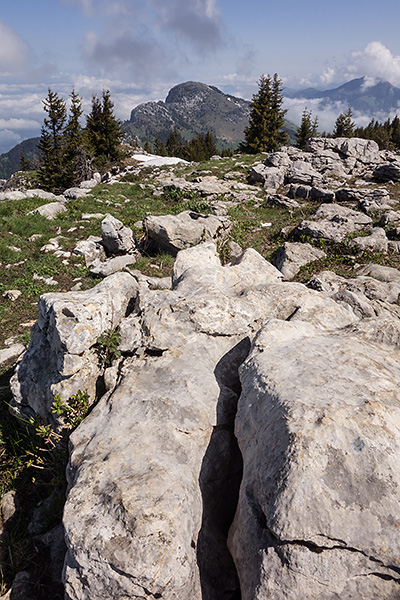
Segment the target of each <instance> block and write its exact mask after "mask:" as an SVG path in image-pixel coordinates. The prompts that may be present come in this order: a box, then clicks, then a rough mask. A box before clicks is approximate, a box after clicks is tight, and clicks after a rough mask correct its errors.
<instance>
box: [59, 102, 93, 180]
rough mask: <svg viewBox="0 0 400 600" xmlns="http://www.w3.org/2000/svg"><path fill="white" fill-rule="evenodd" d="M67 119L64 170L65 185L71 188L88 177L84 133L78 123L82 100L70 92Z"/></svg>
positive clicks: (81, 112) (81, 111) (88, 170)
mask: <svg viewBox="0 0 400 600" xmlns="http://www.w3.org/2000/svg"><path fill="white" fill-rule="evenodd" d="M70 98H71V106H70V109H69V118H68V122H67V125H66V127H65V131H64V170H65V174H66V185H67V186H72V185H74V184H76V183H78V182H80V181H83V180H84V179H87V178H88V177H89V176H90V169H89V164H88V158H87V152H86V148H85V143H84V132H83V128H82V125H81V122H80V119H81V116H82V114H83V109H82V100H81V98H80V97H79V95H78V94H77V93H76V91H75V90H72V92H71V95H70Z"/></svg>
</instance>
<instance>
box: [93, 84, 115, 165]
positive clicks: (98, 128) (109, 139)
mask: <svg viewBox="0 0 400 600" xmlns="http://www.w3.org/2000/svg"><path fill="white" fill-rule="evenodd" d="M113 108H114V104H113V103H112V101H111V98H110V92H109V90H104V91H103V94H102V99H101V100H100V99H99V98H97V96H93V97H92V110H91V113H90V114H89V115H88V116H87V118H86V136H87V141H88V144H89V147H90V149H91V150H92V153H93V156H94V163H95V164H96V165H97V166H98V167H99V168H101V167H104V166H105V164H107V163H109V162H113V161H116V160H118V159H119V158H121V153H120V143H121V140H122V137H123V133H122V129H121V123H120V121H119V120H118V119H116V117H115V116H114V111H113Z"/></svg>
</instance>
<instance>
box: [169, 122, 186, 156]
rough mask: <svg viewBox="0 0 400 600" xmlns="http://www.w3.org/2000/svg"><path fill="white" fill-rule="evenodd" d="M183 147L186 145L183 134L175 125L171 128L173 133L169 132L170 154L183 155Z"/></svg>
mask: <svg viewBox="0 0 400 600" xmlns="http://www.w3.org/2000/svg"><path fill="white" fill-rule="evenodd" d="M183 147H184V143H183V140H182V137H181V134H180V133H179V131H178V130H177V129H176V127H174V128H173V129H171V133H170V134H169V136H168V139H167V144H166V148H167V152H168V156H177V157H181V156H182V152H183Z"/></svg>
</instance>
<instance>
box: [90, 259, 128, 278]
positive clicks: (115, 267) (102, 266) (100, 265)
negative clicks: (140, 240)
mask: <svg viewBox="0 0 400 600" xmlns="http://www.w3.org/2000/svg"><path fill="white" fill-rule="evenodd" d="M137 258H138V257H137V255H135V254H124V255H122V256H114V257H113V258H107V259H106V260H103V261H101V260H96V261H95V262H94V263H92V265H91V267H90V274H91V275H93V276H94V277H109V276H110V275H113V273H118V271H122V270H123V269H124V268H125V267H127V266H129V265H134V264H135V262H136V261H137Z"/></svg>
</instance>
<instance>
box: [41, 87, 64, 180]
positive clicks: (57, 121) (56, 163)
mask: <svg viewBox="0 0 400 600" xmlns="http://www.w3.org/2000/svg"><path fill="white" fill-rule="evenodd" d="M43 105H44V110H45V111H46V113H47V115H48V116H47V117H45V118H44V121H43V126H42V131H41V136H40V140H39V144H38V149H39V160H40V166H39V181H40V185H41V186H42V187H43V188H44V189H45V190H49V191H61V190H62V189H63V188H64V184H65V171H64V160H63V159H64V127H65V121H66V119H67V109H66V106H65V102H64V100H63V99H62V98H60V97H59V96H58V94H57V93H56V92H53V91H52V90H51V89H49V91H48V94H47V97H46V98H45V99H44V100H43Z"/></svg>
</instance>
